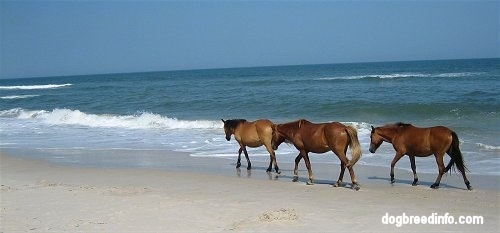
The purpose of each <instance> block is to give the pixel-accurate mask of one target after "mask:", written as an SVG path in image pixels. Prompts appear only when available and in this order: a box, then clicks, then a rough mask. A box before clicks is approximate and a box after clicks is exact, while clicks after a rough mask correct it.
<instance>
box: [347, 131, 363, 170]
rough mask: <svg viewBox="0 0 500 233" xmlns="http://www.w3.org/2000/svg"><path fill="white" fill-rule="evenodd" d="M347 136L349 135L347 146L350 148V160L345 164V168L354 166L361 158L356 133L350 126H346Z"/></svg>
mask: <svg viewBox="0 0 500 233" xmlns="http://www.w3.org/2000/svg"><path fill="white" fill-rule="evenodd" d="M345 131H346V132H347V134H348V135H349V138H350V140H349V146H350V147H351V160H349V162H348V163H347V167H350V166H354V164H356V162H358V160H359V159H360V158H361V154H362V153H361V145H360V144H359V140H358V131H356V129H355V128H354V127H352V126H346V130H345Z"/></svg>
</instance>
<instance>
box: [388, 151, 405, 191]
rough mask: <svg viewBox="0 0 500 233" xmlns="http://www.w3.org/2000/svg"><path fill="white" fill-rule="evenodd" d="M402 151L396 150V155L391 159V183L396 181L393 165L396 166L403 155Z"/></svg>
mask: <svg viewBox="0 0 500 233" xmlns="http://www.w3.org/2000/svg"><path fill="white" fill-rule="evenodd" d="M403 155H404V154H403V153H400V152H396V156H394V158H393V159H392V162H391V184H394V182H396V179H394V166H396V163H397V162H398V161H399V160H400V159H401V157H403Z"/></svg>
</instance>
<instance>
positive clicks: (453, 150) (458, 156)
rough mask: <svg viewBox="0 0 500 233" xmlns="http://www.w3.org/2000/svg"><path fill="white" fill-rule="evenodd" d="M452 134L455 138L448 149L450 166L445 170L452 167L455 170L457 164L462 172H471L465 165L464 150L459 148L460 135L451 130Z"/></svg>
mask: <svg viewBox="0 0 500 233" xmlns="http://www.w3.org/2000/svg"><path fill="white" fill-rule="evenodd" d="M451 135H452V137H453V139H452V142H451V146H450V149H449V150H448V154H449V155H450V157H451V160H450V163H449V164H448V166H446V169H445V172H446V171H448V170H450V168H452V170H454V168H455V166H456V167H457V168H458V170H459V171H460V172H461V173H464V172H469V169H467V167H466V166H465V162H464V157H463V156H462V152H461V151H460V148H459V145H460V141H459V140H458V136H457V134H456V133H455V132H453V131H452V132H451Z"/></svg>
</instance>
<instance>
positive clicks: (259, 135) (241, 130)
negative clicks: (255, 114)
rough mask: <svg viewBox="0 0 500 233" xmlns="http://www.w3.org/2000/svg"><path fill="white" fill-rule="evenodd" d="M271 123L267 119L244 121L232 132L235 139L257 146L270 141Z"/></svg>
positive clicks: (250, 145)
mask: <svg viewBox="0 0 500 233" xmlns="http://www.w3.org/2000/svg"><path fill="white" fill-rule="evenodd" d="M272 133H273V123H272V122H271V121H270V120H267V119H261V120H256V121H250V122H244V123H243V124H241V125H240V126H239V127H238V128H237V129H236V130H235V133H234V136H235V139H236V140H237V141H238V142H240V143H242V144H244V145H246V146H249V147H259V146H262V145H264V144H265V143H266V142H271V140H272Z"/></svg>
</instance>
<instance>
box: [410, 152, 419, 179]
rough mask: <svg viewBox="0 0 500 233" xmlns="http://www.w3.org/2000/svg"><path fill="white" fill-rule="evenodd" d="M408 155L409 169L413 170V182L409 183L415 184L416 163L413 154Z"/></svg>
mask: <svg viewBox="0 0 500 233" xmlns="http://www.w3.org/2000/svg"><path fill="white" fill-rule="evenodd" d="M408 157H410V164H411V170H412V171H413V183H412V184H411V185H412V186H417V184H418V176H417V165H415V156H413V155H409V156H408Z"/></svg>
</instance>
